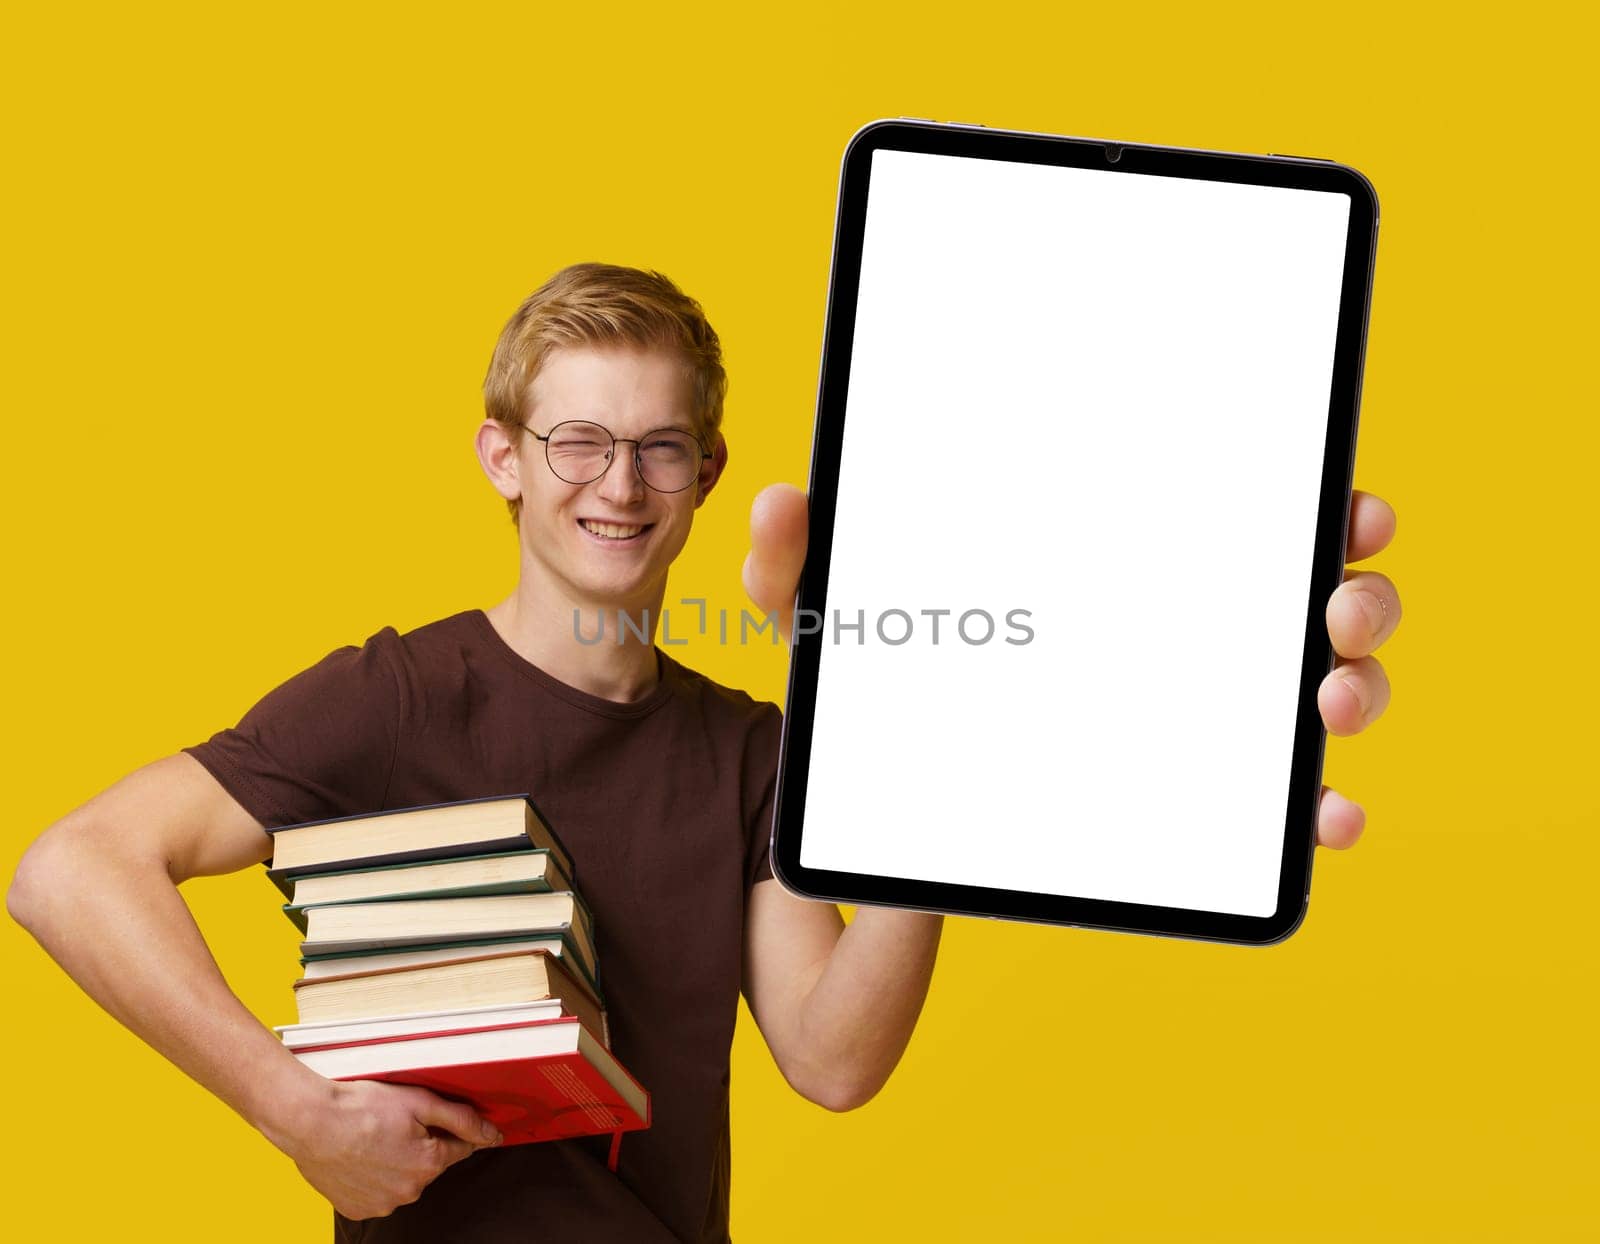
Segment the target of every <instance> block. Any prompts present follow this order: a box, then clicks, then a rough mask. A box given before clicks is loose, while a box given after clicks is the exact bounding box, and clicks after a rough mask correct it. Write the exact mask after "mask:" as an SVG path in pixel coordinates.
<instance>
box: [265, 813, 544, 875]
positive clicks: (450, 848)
mask: <svg viewBox="0 0 1600 1244" xmlns="http://www.w3.org/2000/svg"><path fill="white" fill-rule="evenodd" d="M512 799H516V800H520V801H521V802H522V803H523V804H525V805H526V807H527V809H528V810H529V811H530V812H531V814H532V816H533V818H534V819H535V821H537V823H538V824H539V825H540V826H541V827H542V830H543V832H544V834H546V835H548V837H549V840H550V841H549V843H548V844H539V843H534V845H536V846H540V845H545V846H546V849H552V852H553V854H554V855H555V856H556V859H557V861H558V862H559V863H560V864H561V867H562V869H563V870H564V871H565V872H566V874H567V876H568V877H569V878H570V877H572V876H573V874H574V868H573V863H572V855H571V852H569V851H568V850H567V848H566V844H565V843H563V842H562V841H561V837H560V835H559V834H557V833H556V831H555V829H554V828H553V827H552V826H551V825H550V822H549V821H548V820H546V819H545V815H544V813H543V812H541V811H540V810H539V805H538V804H536V803H534V801H533V799H532V797H531V796H529V795H527V794H516V795H484V796H482V797H480V798H477V799H457V800H452V801H450V802H447V803H430V804H419V805H417V806H416V807H409V808H385V809H383V810H381V811H377V812H361V813H356V814H355V815H352V816H335V817H328V818H327V819H325V820H321V821H301V822H298V823H297V824H294V825H276V826H270V827H268V829H267V833H269V834H272V835H275V836H276V835H280V834H288V833H289V832H290V831H292V830H300V829H313V828H317V827H321V826H328V825H342V824H347V823H352V822H357V821H371V820H378V819H380V818H386V817H401V816H404V815H405V814H406V813H410V812H434V811H439V810H442V809H452V808H466V807H471V806H472V805H474V804H485V803H500V802H503V801H506V800H512ZM274 840H275V841H276V838H275V839H274ZM529 841H530V839H529V836H528V832H527V831H526V830H522V831H519V832H518V833H516V834H508V835H506V836H505V837H502V838H496V839H485V840H483V841H481V842H478V843H475V844H471V843H468V844H464V843H454V844H449V845H440V846H431V847H429V846H425V847H415V848H412V849H408V850H405V851H395V852H390V853H373V854H367V855H363V856H359V857H354V858H346V859H339V860H333V861H328V862H324V863H315V864H302V865H298V866H295V867H288V868H284V867H276V866H273V865H270V864H269V865H268V867H267V877H268V878H269V879H270V880H271V881H272V883H273V884H274V885H275V886H277V887H278V889H279V890H280V891H282V892H283V896H284V898H285V899H288V900H290V901H293V898H294V893H293V882H294V879H295V878H296V877H299V876H311V875H316V874H320V873H326V872H353V871H358V870H360V869H364V868H371V867H378V866H381V865H385V864H413V863H422V862H425V861H428V860H442V859H450V858H452V857H457V856H466V855H479V854H481V855H490V854H499V853H502V852H507V851H513V850H516V849H517V848H518V847H519V846H522V845H526V844H527V843H529ZM273 854H274V856H276V855H277V850H276V848H274V852H273Z"/></svg>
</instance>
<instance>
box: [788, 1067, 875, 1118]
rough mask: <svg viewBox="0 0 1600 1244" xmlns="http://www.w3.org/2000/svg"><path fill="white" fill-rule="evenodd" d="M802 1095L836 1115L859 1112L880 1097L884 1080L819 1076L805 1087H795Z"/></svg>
mask: <svg viewBox="0 0 1600 1244" xmlns="http://www.w3.org/2000/svg"><path fill="white" fill-rule="evenodd" d="M795 1087H796V1089H797V1090H798V1091H799V1093H800V1095H801V1096H802V1097H804V1098H805V1099H806V1100H807V1101H809V1102H811V1103H813V1104H814V1105H818V1106H821V1107H822V1108H823V1109H824V1110H831V1111H833V1112H834V1113H835V1114H844V1113H846V1112H847V1111H850V1110H859V1109H861V1107H862V1106H865V1105H866V1104H867V1103H868V1102H869V1101H871V1100H872V1099H873V1098H874V1097H876V1096H877V1095H878V1090H879V1089H881V1088H882V1087H883V1081H882V1080H876V1081H874V1080H866V1079H862V1078H860V1077H851V1076H844V1075H830V1076H819V1077H817V1078H816V1080H815V1081H814V1082H812V1083H808V1084H806V1085H804V1086H803V1087H802V1086H800V1085H796V1086H795Z"/></svg>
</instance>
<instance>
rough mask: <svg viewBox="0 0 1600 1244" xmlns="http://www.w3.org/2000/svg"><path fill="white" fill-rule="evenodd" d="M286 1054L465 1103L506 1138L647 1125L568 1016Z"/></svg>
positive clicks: (619, 1077) (616, 1069) (620, 1072)
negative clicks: (492, 1027)
mask: <svg viewBox="0 0 1600 1244" xmlns="http://www.w3.org/2000/svg"><path fill="white" fill-rule="evenodd" d="M486 1054H487V1055H490V1057H483V1056H484V1055H486ZM294 1056H295V1057H296V1058H298V1059H299V1060H300V1061H301V1062H302V1063H304V1064H306V1065H307V1066H308V1067H310V1068H311V1069H312V1070H313V1071H316V1072H318V1073H319V1074H321V1075H324V1076H327V1077H328V1078H329V1079H335V1080H381V1081H383V1082H385V1083H389V1084H409V1085H414V1086H416V1087H418V1088H425V1089H428V1090H430V1091H432V1092H435V1093H438V1094H439V1095H440V1096H441V1097H449V1098H453V1099H455V1100H458V1101H464V1102H467V1103H469V1104H470V1105H471V1106H472V1107H473V1108H474V1109H476V1110H477V1111H478V1112H479V1113H480V1114H482V1115H483V1117H484V1118H486V1119H488V1120H489V1121H490V1122H491V1123H493V1124H494V1125H495V1126H496V1127H497V1128H499V1129H500V1132H501V1134H502V1135H503V1136H504V1137H505V1143H506V1144H532V1143H536V1142H539V1141H546V1140H570V1139H572V1138H574V1137H578V1136H594V1135H599V1134H606V1133H609V1134H612V1135H614V1136H619V1135H620V1134H621V1133H623V1132H630V1131H638V1130H640V1129H642V1128H647V1127H649V1126H650V1094H649V1092H648V1091H647V1090H646V1089H644V1088H643V1087H642V1086H641V1085H640V1084H639V1083H638V1081H636V1080H634V1079H633V1077H632V1076H631V1075H629V1074H628V1072H627V1071H626V1070H625V1069H624V1068H623V1067H622V1064H621V1063H619V1062H618V1061H617V1060H616V1059H615V1058H614V1057H613V1056H612V1055H611V1054H609V1053H607V1052H606V1050H604V1049H603V1048H602V1047H601V1046H600V1045H599V1042H598V1041H597V1040H596V1039H595V1038H594V1037H593V1036H592V1035H590V1034H589V1033H588V1032H587V1031H585V1030H584V1029H583V1027H582V1025H580V1024H579V1023H578V1022H577V1021H576V1020H574V1019H570V1018H562V1019H553V1020H535V1021H532V1022H530V1023H526V1024H519V1025H514V1026H511V1027H506V1028H494V1029H467V1030H458V1031H454V1032H444V1033H430V1034H422V1035H416V1036H406V1037H388V1038H377V1039H374V1040H371V1041H363V1042H356V1043H351V1044H346V1045H338V1046H323V1047H319V1048H315V1049H302V1050H296V1051H295V1052H294ZM456 1059H462V1060H463V1061H455V1060H456Z"/></svg>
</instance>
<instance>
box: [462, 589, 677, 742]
mask: <svg viewBox="0 0 1600 1244" xmlns="http://www.w3.org/2000/svg"><path fill="white" fill-rule="evenodd" d="M467 616H468V617H469V618H471V619H472V620H473V622H474V623H475V624H476V625H477V626H478V627H479V628H480V629H481V630H482V632H483V635H484V638H485V640H486V641H487V642H488V644H489V646H490V647H491V648H492V649H493V650H494V651H495V652H497V653H499V654H500V657H501V659H502V660H504V661H505V663H506V664H507V665H509V666H510V667H511V668H512V669H513V670H515V671H516V672H517V673H519V674H521V675H522V676H523V677H524V678H526V679H528V680H529V681H530V682H532V683H534V684H535V685H537V686H539V687H541V688H542V689H544V690H545V691H547V692H549V693H550V694H551V695H553V696H555V697H556V698H557V699H559V700H564V701H566V703H568V704H570V705H572V706H573V707H574V708H579V709H582V710H583V711H584V712H586V713H594V714H595V715H596V716H599V717H613V718H621V719H632V718H636V717H644V716H646V715H647V714H649V713H653V712H655V710H656V709H658V708H660V707H661V706H662V705H663V704H665V703H666V702H667V701H668V700H669V699H671V697H672V682H673V679H674V677H675V674H676V667H677V662H676V661H674V660H673V659H672V658H671V657H669V656H668V655H667V654H666V653H664V652H662V651H661V649H660V648H659V647H655V646H654V645H652V648H653V649H654V652H655V654H656V671H657V680H656V685H655V686H654V687H652V688H651V689H650V693H649V694H648V695H646V696H645V697H644V698H643V699H639V700H631V701H629V702H628V703H620V702H619V701H616V700H608V699H606V698H604V697H603V696H598V695H591V694H589V692H587V691H580V690H579V689H578V688H577V687H572V686H568V685H567V684H566V683H564V682H562V681H561V680H560V679H559V678H555V677H553V676H552V675H550V674H547V673H546V672H545V671H544V670H542V669H540V668H539V667H538V666H537V665H535V664H534V663H533V662H532V661H530V660H528V659H527V658H526V657H524V656H523V655H522V654H521V653H519V652H518V651H517V650H516V649H515V648H513V647H512V646H511V645H510V644H508V643H506V641H505V637H504V636H502V635H501V634H500V632H499V631H497V630H495V627H494V623H493V622H491V621H489V615H488V614H487V613H485V612H484V611H483V610H482V609H471V610H468V612H467Z"/></svg>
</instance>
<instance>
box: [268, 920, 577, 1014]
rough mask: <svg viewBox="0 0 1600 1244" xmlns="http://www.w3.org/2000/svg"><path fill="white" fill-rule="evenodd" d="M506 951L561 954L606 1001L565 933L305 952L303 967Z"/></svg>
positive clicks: (370, 965)
mask: <svg viewBox="0 0 1600 1244" xmlns="http://www.w3.org/2000/svg"><path fill="white" fill-rule="evenodd" d="M503 950H547V951H549V952H550V953H551V954H553V955H557V956H559V957H560V959H561V961H562V962H563V963H565V964H566V965H567V966H568V967H569V968H570V969H572V970H573V971H574V972H575V974H576V975H577V977H578V979H579V980H580V981H581V982H582V983H583V984H584V985H585V986H587V987H588V988H589V989H590V990H591V991H592V992H593V994H594V996H595V999H596V1000H597V1001H599V1002H600V1003H602V1004H604V1002H605V996H604V995H603V994H602V993H601V992H600V985H599V981H598V979H597V974H595V973H591V972H590V971H589V969H588V967H587V965H585V963H584V962H583V959H582V956H581V955H580V953H579V951H578V948H577V945H576V943H575V942H574V941H573V940H572V938H571V937H570V936H569V935H568V934H567V933H565V932H552V933H537V934H532V935H528V936H523V937H501V938H493V939H488V940H483V939H478V938H457V939H455V940H453V941H444V942H427V943H423V944H419V945H415V946H406V947H403V948H401V949H398V950H385V949H377V950H352V951H346V952H342V953H337V954H317V953H313V954H303V955H301V956H300V966H301V968H302V969H304V973H305V978H306V979H307V980H318V979H320V978H322V977H325V976H343V975H345V974H347V973H350V972H377V971H382V970H385V969H396V968H414V967H422V966H424V965H426V964H429V963H442V962H444V961H446V960H453V959H460V958H463V957H464V956H466V955H469V954H491V953H494V952H496V951H503Z"/></svg>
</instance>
